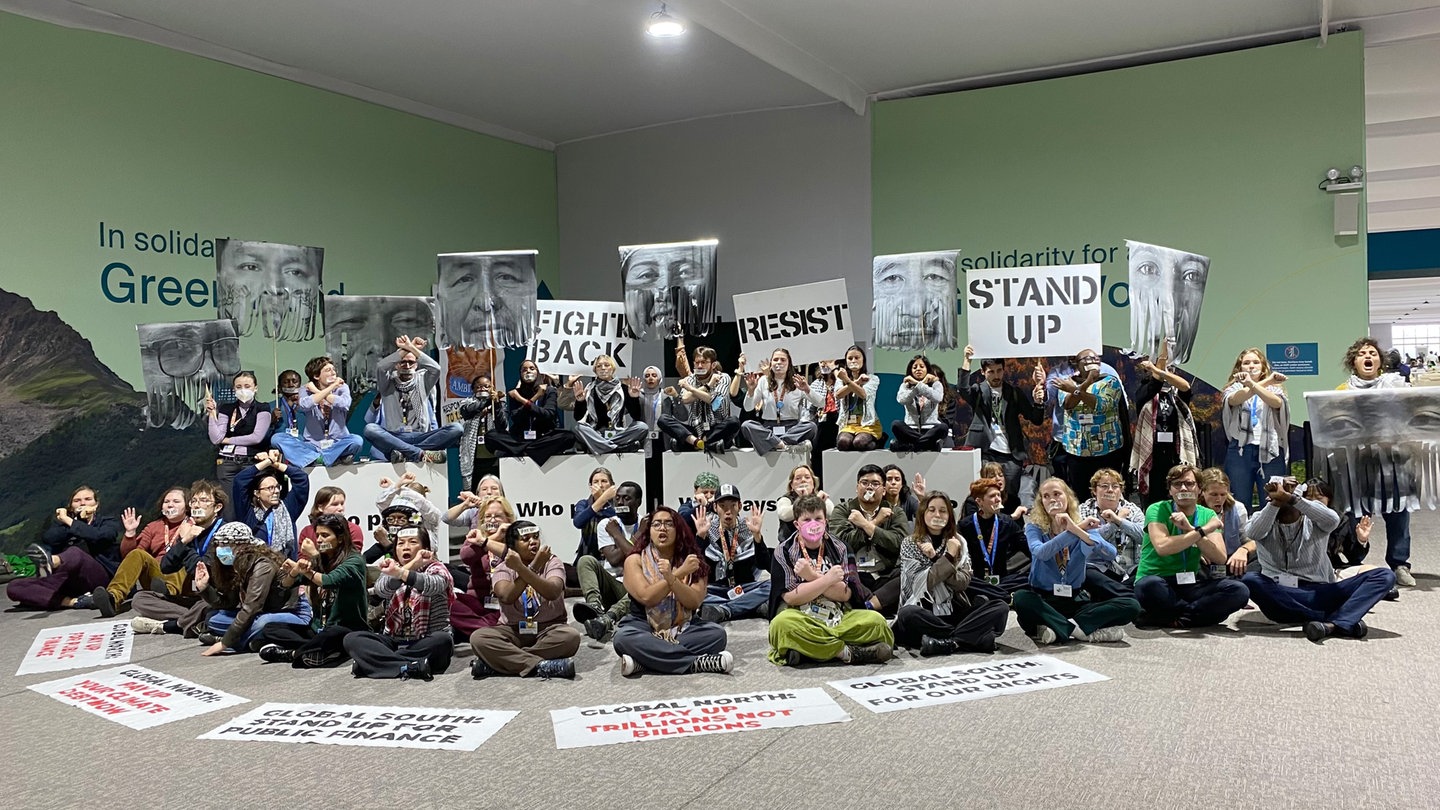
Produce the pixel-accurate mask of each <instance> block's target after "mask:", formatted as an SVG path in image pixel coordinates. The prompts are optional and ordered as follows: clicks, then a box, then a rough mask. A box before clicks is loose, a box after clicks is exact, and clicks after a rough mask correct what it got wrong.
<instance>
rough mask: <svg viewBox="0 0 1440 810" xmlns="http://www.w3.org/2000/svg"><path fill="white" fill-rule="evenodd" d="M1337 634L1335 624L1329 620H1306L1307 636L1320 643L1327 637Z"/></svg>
mask: <svg viewBox="0 0 1440 810" xmlns="http://www.w3.org/2000/svg"><path fill="white" fill-rule="evenodd" d="M1333 635H1335V625H1333V624H1331V623H1329V622H1306V623H1305V638H1308V639H1310V640H1311V641H1313V642H1315V643H1316V644H1319V643H1320V642H1322V641H1324V640H1325V639H1326V638H1329V637H1330V636H1333Z"/></svg>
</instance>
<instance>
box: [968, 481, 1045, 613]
mask: <svg viewBox="0 0 1440 810" xmlns="http://www.w3.org/2000/svg"><path fill="white" fill-rule="evenodd" d="M1004 486H1005V479H1003V478H1000V477H999V475H998V474H997V475H996V476H995V477H993V478H980V479H977V480H976V481H975V482H974V483H972V484H971V485H970V498H971V499H973V500H974V501H975V502H976V504H977V505H978V511H976V512H975V513H973V514H971V515H969V516H967V517H964V518H961V519H960V522H959V524H958V525H957V527H956V530H957V531H959V532H960V537H961V538H963V539H964V540H965V545H966V548H967V550H968V551H969V553H970V566H971V573H972V577H973V579H972V584H971V586H970V587H971V589H972V590H979V591H981V592H982V593H985V594H987V595H989V596H993V597H996V598H1002V599H1008V595H1009V594H1012V593H1014V592H1015V591H1018V590H1020V589H1021V588H1024V587H1026V586H1027V585H1028V584H1029V583H1030V570H1029V566H1028V565H1026V566H1024V570H1018V569H1017V570H1012V568H1011V562H1012V560H1013V558H1014V557H1015V556H1016V555H1017V554H1019V553H1020V552H1021V549H1024V556H1028V555H1029V553H1030V547H1029V545H1027V544H1026V541H1025V530H1024V529H1022V528H1020V524H1019V523H1018V522H1017V521H1016V519H1015V518H1013V517H1011V516H1010V515H1007V514H1005V512H1004V511H1002V509H1003V507H1004V506H1005V495H1004ZM1024 556H1022V557H1021V559H1024Z"/></svg>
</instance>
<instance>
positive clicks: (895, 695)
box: [830, 655, 1110, 714]
mask: <svg viewBox="0 0 1440 810" xmlns="http://www.w3.org/2000/svg"><path fill="white" fill-rule="evenodd" d="M1108 680H1110V678H1109V677H1107V676H1105V675H1101V674H1099V673H1098V672H1091V671H1090V670H1088V669H1081V668H1080V667H1077V666H1075V665H1074V664H1070V663H1067V662H1065V661H1061V660H1060V659H1058V658H1052V657H1050V656H1048V655H1033V656H1030V657H1028V658H1012V659H1010V660H1008V661H997V662H995V663H993V664H962V665H960V666H955V667H942V668H940V669H927V670H923V671H920V672H906V673H904V674H903V675H899V674H897V675H888V676H886V675H882V676H878V677H873V676H872V677H869V678H852V679H850V680H848V681H831V682H830V686H831V687H833V688H834V689H835V690H836V691H838V692H840V693H841V694H842V695H844V696H845V697H848V698H850V699H851V700H853V701H855V702H856V703H859V704H860V705H861V706H864V707H865V708H867V709H869V710H870V711H872V712H875V713H877V714H880V713H884V712H894V711H899V710H901V709H919V708H921V707H924V706H939V705H940V704H942V703H959V702H962V701H966V700H983V699H984V698H990V697H997V696H999V695H1016V694H1019V693H1021V692H1035V691H1038V690H1041V689H1054V688H1056V687H1059V686H1078V685H1079V684H1082V683H1095V682H1097V681H1108Z"/></svg>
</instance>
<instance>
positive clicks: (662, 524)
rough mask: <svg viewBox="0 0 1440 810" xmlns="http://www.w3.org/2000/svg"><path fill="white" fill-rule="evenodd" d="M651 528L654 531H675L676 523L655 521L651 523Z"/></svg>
mask: <svg viewBox="0 0 1440 810" xmlns="http://www.w3.org/2000/svg"><path fill="white" fill-rule="evenodd" d="M650 528H652V529H673V528H675V522H674V521H673V520H655V521H651V522H650Z"/></svg>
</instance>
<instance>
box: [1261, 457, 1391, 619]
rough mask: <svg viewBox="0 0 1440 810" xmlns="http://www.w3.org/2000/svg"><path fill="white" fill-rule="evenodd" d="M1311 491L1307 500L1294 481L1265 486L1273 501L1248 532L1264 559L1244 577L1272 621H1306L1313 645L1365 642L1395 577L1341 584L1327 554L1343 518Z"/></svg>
mask: <svg viewBox="0 0 1440 810" xmlns="http://www.w3.org/2000/svg"><path fill="white" fill-rule="evenodd" d="M1306 489H1307V491H1306V492H1305V493H1304V494H1305V496H1306V497H1303V498H1302V497H1300V495H1298V494H1296V486H1295V479H1294V478H1286V479H1284V482H1283V483H1282V482H1279V481H1271V482H1269V483H1267V484H1266V485H1265V494H1266V495H1268V496H1269V497H1270V500H1269V502H1268V503H1266V504H1265V507H1264V508H1263V509H1261V510H1260V511H1259V512H1257V513H1256V514H1255V516H1254V517H1252V518H1250V525H1249V526H1248V527H1247V528H1246V534H1247V535H1249V536H1250V537H1251V538H1253V539H1254V540H1255V550H1256V554H1257V556H1258V557H1259V558H1260V570H1259V571H1258V572H1254V573H1249V574H1246V575H1245V585H1246V586H1247V587H1248V588H1249V589H1250V598H1251V599H1253V600H1255V605H1256V606H1257V607H1259V608H1260V612H1262V613H1264V614H1265V615H1266V616H1267V617H1269V618H1270V620H1271V621H1274V622H1277V623H1279V624H1300V623H1302V622H1303V623H1304V625H1305V637H1306V638H1308V639H1310V640H1311V641H1313V642H1316V643H1319V642H1321V641H1323V640H1325V639H1326V638H1328V637H1330V636H1348V637H1350V638H1364V637H1365V634H1366V633H1367V632H1368V631H1369V628H1367V627H1366V626H1365V618H1364V617H1365V614H1366V613H1369V612H1370V609H1371V608H1373V607H1375V605H1376V604H1378V603H1379V602H1380V600H1381V599H1384V598H1385V595H1386V594H1388V593H1389V592H1390V590H1391V589H1392V588H1394V587H1395V573H1394V572H1393V571H1391V570H1390V569H1388V568H1372V569H1371V570H1369V571H1365V572H1363V573H1359V574H1356V575H1355V576H1352V577H1350V578H1349V579H1342V580H1336V578H1335V569H1334V568H1332V567H1331V566H1330V560H1329V558H1328V556H1327V552H1328V551H1329V542H1330V532H1332V531H1334V530H1335V527H1336V526H1338V525H1339V524H1340V516H1339V515H1337V514H1335V513H1334V512H1332V511H1330V507H1328V506H1326V505H1325V504H1323V503H1321V502H1320V499H1319V494H1318V493H1317V494H1316V497H1310V493H1309V491H1308V487H1307V488H1306Z"/></svg>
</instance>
